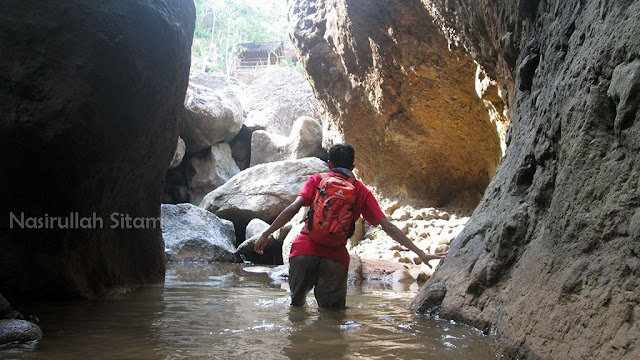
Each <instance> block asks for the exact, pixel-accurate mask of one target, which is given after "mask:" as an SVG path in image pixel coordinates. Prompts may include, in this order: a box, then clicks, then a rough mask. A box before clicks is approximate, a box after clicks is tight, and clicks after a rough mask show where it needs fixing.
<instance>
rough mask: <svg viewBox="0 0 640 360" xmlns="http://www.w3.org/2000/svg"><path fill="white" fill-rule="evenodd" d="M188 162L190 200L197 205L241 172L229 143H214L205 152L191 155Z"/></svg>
mask: <svg viewBox="0 0 640 360" xmlns="http://www.w3.org/2000/svg"><path fill="white" fill-rule="evenodd" d="M188 163H189V164H188V167H187V169H186V171H187V180H188V192H189V202H190V203H192V204H196V205H199V204H200V203H201V202H202V199H203V198H204V196H205V195H207V194H208V193H210V192H211V191H213V190H214V189H215V188H217V187H219V186H221V185H222V184H224V183H225V182H227V180H229V179H230V178H232V177H233V176H234V175H236V174H237V173H239V172H240V169H239V168H238V165H237V164H236V162H235V161H234V160H233V157H232V156H231V147H230V146H229V144H227V143H219V144H215V145H212V146H211V148H210V149H206V150H205V151H204V153H200V154H195V155H193V156H191V157H190V158H189V160H188Z"/></svg>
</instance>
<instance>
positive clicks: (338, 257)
mask: <svg viewBox="0 0 640 360" xmlns="http://www.w3.org/2000/svg"><path fill="white" fill-rule="evenodd" d="M331 175H332V176H340V177H341V178H343V179H346V178H347V177H346V176H344V175H342V174H338V173H331ZM321 180H322V177H321V176H320V175H319V174H315V175H311V176H309V178H308V179H307V182H306V183H305V184H304V188H302V191H300V194H299V196H302V197H303V198H304V206H311V203H312V202H313V197H314V196H315V193H316V191H317V188H318V186H319V185H320V181H321ZM354 186H355V188H356V208H355V211H354V220H357V219H358V217H360V215H362V217H363V218H364V219H365V220H366V221H367V222H368V223H369V224H371V225H373V226H377V225H379V224H380V222H379V221H380V219H382V218H383V217H385V215H384V213H383V212H382V210H381V209H380V205H379V204H378V201H377V200H376V198H375V197H374V196H373V194H372V193H371V190H369V189H367V187H366V186H364V185H363V184H362V183H361V182H360V181H357V180H356V182H355V184H354ZM297 255H314V256H320V257H325V258H329V259H333V260H335V261H338V262H340V263H342V264H343V265H344V266H345V267H346V268H348V267H349V252H348V251H347V248H346V247H345V246H338V247H328V246H324V245H321V244H318V243H317V242H315V241H313V240H311V239H310V238H309V236H308V235H305V234H300V235H298V236H297V237H296V239H295V240H294V241H293V244H292V245H291V252H290V253H289V257H290V258H292V257H294V256H297Z"/></svg>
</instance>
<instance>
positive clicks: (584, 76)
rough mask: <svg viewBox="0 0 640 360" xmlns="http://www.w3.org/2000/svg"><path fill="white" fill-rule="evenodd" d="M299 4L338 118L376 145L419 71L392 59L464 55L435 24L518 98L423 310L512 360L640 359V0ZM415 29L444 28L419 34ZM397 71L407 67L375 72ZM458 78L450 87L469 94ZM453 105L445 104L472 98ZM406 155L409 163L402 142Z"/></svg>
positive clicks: (303, 43) (317, 83)
mask: <svg viewBox="0 0 640 360" xmlns="http://www.w3.org/2000/svg"><path fill="white" fill-rule="evenodd" d="M409 4H411V7H410V6H409ZM291 9H292V13H291V14H290V19H292V20H293V24H292V26H294V33H293V36H294V38H295V39H296V45H297V46H298V48H299V49H300V52H301V55H302V61H303V63H304V64H305V66H306V68H307V71H308V72H309V77H310V79H311V81H312V84H313V86H314V87H315V91H316V92H317V93H318V95H319V97H320V98H321V99H323V102H324V104H325V106H327V108H328V109H329V111H330V113H331V114H332V115H334V116H336V117H337V121H335V122H334V125H333V126H335V127H338V128H339V130H340V132H341V133H343V134H344V138H345V139H346V140H348V141H352V142H354V143H356V145H357V146H358V147H359V148H360V149H362V148H367V149H370V150H373V149H375V150H376V151H370V152H368V153H369V154H370V155H371V156H373V155H376V156H379V155H380V153H381V152H380V151H379V150H381V149H384V148H382V147H374V146H379V144H385V141H388V140H386V139H388V138H389V137H390V135H391V134H393V133H394V132H393V130H394V128H395V127H397V126H398V125H397V124H395V123H394V121H391V120H389V121H387V119H395V118H393V117H391V116H388V117H384V116H381V115H378V113H380V114H384V113H385V111H386V110H384V109H393V107H390V106H388V105H385V100H388V99H389V95H388V94H394V92H395V94H399V95H397V96H396V97H395V98H393V99H394V100H395V101H394V102H395V103H396V104H398V105H396V106H400V104H403V101H402V100H401V99H402V95H403V94H405V92H404V91H405V88H403V86H407V85H408V84H413V82H414V81H416V75H414V74H413V73H412V72H411V71H409V70H407V69H406V67H405V73H402V72H398V71H396V72H395V73H394V72H392V71H393V70H389V68H391V69H397V68H398V67H399V66H398V64H403V59H404V58H405V57H406V55H405V54H407V53H412V52H415V53H423V54H424V55H423V57H424V59H425V61H424V62H425V64H428V63H435V64H439V67H438V68H437V69H446V68H447V67H448V66H453V65H452V64H458V63H457V62H456V61H457V60H456V61H453V59H452V58H451V57H447V56H445V55H442V56H439V57H436V56H433V53H434V51H435V50H433V49H437V48H439V46H440V45H438V44H440V43H441V40H439V38H438V36H436V35H435V33H433V34H432V32H431V31H429V30H424V29H433V28H435V29H439V31H441V33H442V34H443V35H445V36H446V38H447V39H448V42H449V44H450V45H449V46H450V47H451V48H452V49H461V50H460V51H462V49H464V50H465V51H466V52H467V53H469V54H470V55H471V56H472V57H473V59H474V60H475V61H477V62H478V63H479V64H480V66H481V67H482V69H483V71H484V72H485V73H486V74H487V75H488V76H489V77H490V78H491V79H494V80H496V81H497V83H498V84H499V87H500V89H501V90H502V92H503V95H504V97H505V98H506V100H507V105H508V108H509V118H510V121H511V125H510V128H509V131H508V135H507V140H506V141H507V144H508V147H507V151H506V155H505V157H504V158H503V159H502V161H501V163H500V166H499V167H498V169H497V172H496V174H495V177H494V178H493V180H492V182H491V184H490V186H489V187H488V188H487V190H486V193H485V195H484V197H483V199H482V200H481V202H480V204H479V206H478V207H477V208H476V210H475V211H474V214H473V216H472V218H471V219H470V221H469V222H468V224H467V226H466V228H465V230H464V231H463V232H462V233H461V234H460V235H459V236H458V237H457V238H456V240H455V241H454V242H453V243H452V247H451V250H450V252H449V255H448V256H447V258H445V259H444V261H443V262H442V264H441V265H440V266H439V267H438V269H437V270H436V272H435V274H434V276H433V278H432V279H431V280H430V281H429V282H428V283H427V284H426V285H425V286H424V287H423V289H422V290H421V292H420V294H419V295H418V297H417V298H416V299H415V300H414V301H413V303H412V306H413V308H414V309H418V310H421V311H434V312H439V314H440V315H441V316H442V317H445V318H452V319H456V320H460V321H464V322H467V323H471V324H474V325H476V326H478V327H480V328H483V329H484V330H486V331H487V332H488V333H489V334H492V336H493V337H494V338H495V340H497V341H498V344H500V346H501V352H502V354H503V355H504V356H505V357H507V358H545V359H547V358H548V359H584V358H597V359H603V358H615V359H622V358H624V359H627V358H628V359H635V358H640V348H638V346H637V344H638V343H639V342H640V341H639V340H640V339H639V337H640V331H639V330H640V329H639V328H638V324H639V323H640V321H639V320H640V307H639V306H638V304H639V302H640V293H639V292H638V288H639V286H640V280H639V279H640V277H639V276H638V274H639V273H640V255H639V254H640V181H639V180H638V179H640V176H639V175H640V168H639V167H640V152H639V151H638V150H640V136H639V135H640V121H638V118H639V116H640V115H639V111H638V107H639V104H640V95H639V94H640V59H639V54H640V26H639V25H640V1H638V0H619V1H607V0H568V1H544V0H518V1H516V0H509V1H491V0H465V1H457V0H433V1H429V0H422V4H421V6H419V5H418V4H416V2H411V1H405V2H403V3H402V4H400V3H399V2H395V1H379V2H375V6H374V5H373V4H372V2H365V1H362V0H351V1H349V0H344V1H329V2H327V6H323V5H322V4H320V3H319V2H313V1H296V2H295V3H294V4H293V5H292V7H291ZM407 9H410V10H411V11H407ZM363 23H368V24H363ZM434 23H435V24H436V25H435V26H434ZM360 29H372V30H370V31H367V32H360V31H361V30H360ZM403 32H407V33H408V34H415V33H421V32H427V33H429V34H432V36H431V37H423V39H424V41H423V42H420V41H418V42H416V41H409V42H406V43H405V42H403V39H406V38H407V36H409V35H402V33H403ZM384 37H387V38H389V40H387V41H386V42H383V41H382V40H381V39H382V38H384ZM354 44H355V45H354ZM381 44H384V45H385V46H382V45H381ZM403 44H404V45H403ZM354 49H356V50H357V51H354ZM390 49H393V51H391V50H390ZM456 53H459V52H456ZM378 54H379V55H378ZM414 56H419V55H414ZM440 64H442V65H440ZM428 68H429V67H428V66H427V69H428ZM345 69H346V70H345ZM369 69H376V71H369ZM461 71H462V70H461ZM389 73H393V74H395V75H397V76H396V77H390V79H387V78H386V77H385V78H384V79H385V81H383V82H382V83H380V82H379V81H374V82H372V83H370V84H369V83H367V82H366V81H367V80H369V79H373V80H376V79H378V78H379V75H378V74H389ZM442 73H444V72H442ZM363 74H364V75H363ZM426 74H429V72H426ZM438 74H441V72H438ZM432 76H433V75H432ZM464 78H466V76H465V77H464ZM460 81H461V82H462V78H461V80H460ZM432 84H433V83H432ZM390 85H393V86H390ZM450 85H451V83H441V84H440V86H442V87H441V91H442V92H447V91H449V92H454V91H460V92H462V91H463V90H462V89H461V88H460V87H454V88H453V89H450V88H448V87H447V86H450ZM362 88H365V89H367V90H368V91H369V92H368V93H367V92H366V91H362V90H360V89H362ZM353 89H356V90H358V91H354V90H353ZM423 90H424V91H422V92H419V91H416V92H415V93H414V96H415V97H416V99H419V100H420V101H421V102H422V103H424V104H431V103H432V101H433V100H432V99H433V95H432V94H433V93H432V90H427V87H426V86H425V87H423ZM376 91H378V92H376ZM363 93H364V94H365V95H366V96H364V97H363V96H362V94H363ZM456 94H457V93H456ZM383 95H384V96H383ZM456 96H458V99H459V98H460V95H456ZM377 99H381V100H380V101H377V102H376V100H377ZM352 103H355V104H356V105H353V104H352ZM450 104H451V106H449V107H448V108H447V107H442V108H441V111H442V112H443V113H447V112H449V111H452V110H453V109H455V108H456V107H457V106H455V105H456V104H458V103H456V102H451V103H450ZM376 106H378V108H376V110H375V111H374V110H369V111H367V110H366V109H371V108H375V107H376ZM423 106H426V105H423ZM363 108H364V109H365V110H362V109H363ZM378 109H380V110H379V111H378ZM405 109H407V107H405ZM414 109H415V107H414ZM405 112H406V111H405ZM370 114H373V115H372V116H369V115H370ZM402 114H404V113H402ZM363 115H364V116H365V117H363ZM450 116H451V115H450ZM357 118H359V119H357ZM354 119H356V120H354ZM362 119H366V121H365V120H362ZM382 120H384V121H383V122H382V123H381V125H378V122H379V121H382ZM405 123H408V121H407V122H405ZM449 123H451V121H449ZM365 128H370V129H371V133H370V134H369V135H368V139H364V140H363V139H362V137H363V136H364V135H362V134H365V133H366V132H364V129H365ZM414 128H417V127H415V126H413V127H410V128H409V129H414ZM381 130H384V131H382V132H381ZM407 133H409V134H411V133H412V132H409V131H407ZM443 134H448V135H449V137H451V136H452V135H453V134H455V132H443ZM396 136H399V135H396ZM421 136H424V134H421ZM474 138H475V137H474ZM479 138H482V137H479ZM365 140H366V141H365ZM367 141H368V142H369V143H371V144H372V145H369V147H363V146H362V145H360V144H363V143H365V142H367ZM415 142H416V143H419V141H415ZM387 143H388V142H387ZM421 148H422V149H425V151H426V149H429V147H428V146H426V145H422V147H421ZM452 150H456V149H452ZM364 152H365V153H367V151H364ZM362 153H363V151H360V154H362ZM392 154H394V155H395V154H397V159H398V160H399V161H398V162H402V163H403V164H411V162H410V161H408V162H407V160H406V159H405V157H404V156H403V152H402V151H401V150H398V147H396V148H395V149H394V152H392ZM471 159H473V158H471ZM359 162H360V164H362V163H363V162H365V163H375V162H374V161H373V160H371V159H369V158H367V157H365V158H360V160H359ZM386 164H387V163H385V165H386ZM428 165H429V166H430V167H428V168H427V170H432V169H433V171H438V168H439V167H438V166H436V165H439V164H428ZM405 166H406V165H405ZM391 169H393V167H391ZM409 169H410V168H409ZM395 170H397V169H395ZM381 171H382V170H381ZM362 173H363V175H364V177H365V178H366V179H371V178H372V175H371V174H370V173H369V172H368V171H367V169H366V168H365V169H363V172H362ZM409 174H412V176H415V175H413V174H414V173H413V172H409ZM425 185H426V186H429V187H432V186H434V183H430V182H426V183H425ZM445 189H446V187H445ZM425 194H428V193H427V192H425Z"/></svg>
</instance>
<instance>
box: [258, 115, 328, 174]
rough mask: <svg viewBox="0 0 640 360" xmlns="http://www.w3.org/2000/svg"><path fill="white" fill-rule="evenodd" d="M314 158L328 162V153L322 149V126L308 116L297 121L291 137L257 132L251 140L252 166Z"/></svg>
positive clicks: (262, 131) (261, 131)
mask: <svg viewBox="0 0 640 360" xmlns="http://www.w3.org/2000/svg"><path fill="white" fill-rule="evenodd" d="M312 156H315V157H317V158H320V159H323V160H326V159H327V151H326V150H324V149H323V148H322V124H320V122H319V121H318V120H315V119H313V118H311V117H308V116H301V117H299V118H298V119H297V120H296V121H295V123H294V124H293V128H292V129H291V134H290V135H289V137H285V136H282V135H278V134H274V133H270V132H268V131H265V130H257V131H254V133H253V136H252V138H251V162H250V164H251V166H254V165H258V164H264V163H268V162H274V161H280V160H293V159H301V158H305V157H312Z"/></svg>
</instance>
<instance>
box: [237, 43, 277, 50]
mask: <svg viewBox="0 0 640 360" xmlns="http://www.w3.org/2000/svg"><path fill="white" fill-rule="evenodd" d="M280 46H282V41H269V42H263V43H242V44H238V47H240V48H241V49H242V52H245V51H275V50H277V49H278V48H279V47H280Z"/></svg>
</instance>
